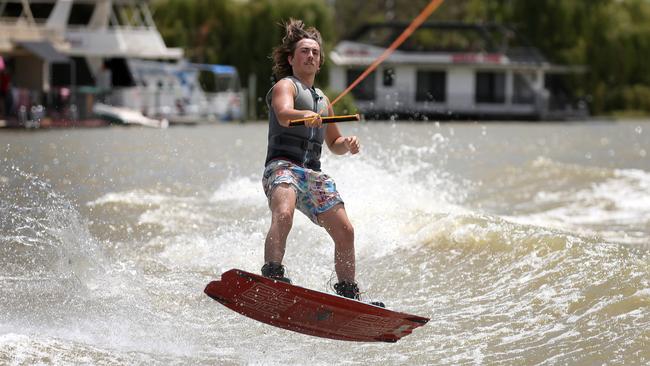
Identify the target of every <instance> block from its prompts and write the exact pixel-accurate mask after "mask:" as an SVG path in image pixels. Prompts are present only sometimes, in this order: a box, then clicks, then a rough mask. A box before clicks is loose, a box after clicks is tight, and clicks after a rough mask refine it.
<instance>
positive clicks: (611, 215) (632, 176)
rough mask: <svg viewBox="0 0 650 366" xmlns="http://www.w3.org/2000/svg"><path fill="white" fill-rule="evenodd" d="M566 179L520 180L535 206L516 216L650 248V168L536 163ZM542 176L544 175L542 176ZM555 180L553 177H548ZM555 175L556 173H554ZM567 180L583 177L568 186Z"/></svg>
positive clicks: (543, 224)
mask: <svg viewBox="0 0 650 366" xmlns="http://www.w3.org/2000/svg"><path fill="white" fill-rule="evenodd" d="M533 168H534V169H542V170H543V171H545V172H546V173H544V174H549V173H548V172H549V171H550V172H553V173H550V175H551V176H557V177H558V178H559V179H561V180H562V181H563V182H565V183H564V184H554V183H553V182H552V181H551V182H548V184H547V185H546V187H543V188H540V187H538V186H537V183H536V182H535V181H534V180H533V182H531V184H521V182H518V183H517V185H518V189H520V190H528V192H530V198H531V201H530V203H528V204H526V206H529V207H528V208H525V209H524V210H522V211H523V212H522V213H519V214H517V215H509V216H507V217H508V218H509V219H510V220H513V221H516V222H521V223H527V224H535V225H540V226H547V227H555V228H560V229H565V230H568V231H572V232H579V233H582V234H583V235H596V236H602V237H603V238H604V239H605V240H608V241H613V242H619V243H627V244H635V245H638V246H644V247H647V248H650V246H648V243H647V232H648V230H649V229H650V196H649V195H648V192H650V173H649V172H645V171H642V170H638V169H613V170H608V169H597V168H589V167H581V166H576V165H568V164H562V163H558V162H554V161H551V160H548V159H538V160H536V161H535V162H533ZM540 179H541V177H540ZM544 179H549V177H544ZM551 179H552V178H551ZM567 181H577V183H574V184H571V185H570V187H565V185H566V182H567Z"/></svg>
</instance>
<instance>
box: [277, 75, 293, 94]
mask: <svg viewBox="0 0 650 366" xmlns="http://www.w3.org/2000/svg"><path fill="white" fill-rule="evenodd" d="M273 93H274V94H275V93H291V94H292V95H295V93H296V85H295V84H294V83H293V81H291V80H290V79H287V78H285V79H281V80H280V81H278V82H277V83H275V85H274V86H273Z"/></svg>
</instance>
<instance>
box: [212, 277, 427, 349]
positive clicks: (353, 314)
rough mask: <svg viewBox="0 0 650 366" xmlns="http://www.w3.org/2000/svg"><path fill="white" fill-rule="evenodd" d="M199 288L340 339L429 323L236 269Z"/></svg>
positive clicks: (375, 336) (259, 314) (269, 318)
mask: <svg viewBox="0 0 650 366" xmlns="http://www.w3.org/2000/svg"><path fill="white" fill-rule="evenodd" d="M204 292H205V293H206V294H207V295H208V296H210V297H211V298H213V299H214V300H216V301H218V302H220V303H221V304H223V305H224V306H226V307H228V308H230V309H232V310H234V311H236V312H238V313H240V314H242V315H245V316H247V317H249V318H252V319H255V320H257V321H260V322H262V323H266V324H270V325H273V326H276V327H279V328H283V329H288V330H292V331H294V332H298V333H304V334H309V335H312V336H317V337H323V338H331V339H338V340H345V341H363V342H397V341H398V340H399V339H400V338H402V337H404V336H406V335H409V334H411V332H412V331H413V329H415V328H417V327H421V326H423V325H424V324H426V323H427V322H428V321H429V319H428V318H423V317H421V316H416V315H410V314H405V313H399V312H395V311H392V310H388V309H384V308H381V307H378V306H375V305H370V304H366V303H363V302H361V301H357V300H351V299H347V298H344V297H341V296H338V295H331V294H327V293H324V292H320V291H314V290H310V289H306V288H303V287H299V286H294V285H290V284H288V283H284V282H281V281H275V280H272V279H269V278H266V277H262V276H259V275H256V274H253V273H249V272H246V271H242V270H239V269H231V270H229V271H227V272H224V273H223V274H222V275H221V280H220V281H212V282H210V283H209V284H208V285H207V286H206V288H205V291H204Z"/></svg>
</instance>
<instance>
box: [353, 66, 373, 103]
mask: <svg viewBox="0 0 650 366" xmlns="http://www.w3.org/2000/svg"><path fill="white" fill-rule="evenodd" d="M363 71H364V69H360V68H359V69H356V68H355V69H348V70H347V85H350V84H352V83H353V82H354V81H355V80H356V79H357V78H358V77H359V76H360V75H361V74H362V73H363ZM352 95H354V97H355V98H356V99H357V100H375V72H374V71H373V72H372V73H370V74H369V75H368V76H367V77H366V78H365V79H363V81H361V82H360V83H359V85H357V86H356V87H355V88H354V89H352Z"/></svg>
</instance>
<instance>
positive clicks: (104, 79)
mask: <svg viewBox="0 0 650 366" xmlns="http://www.w3.org/2000/svg"><path fill="white" fill-rule="evenodd" d="M0 56H3V58H4V59H5V60H9V62H10V63H11V65H12V72H13V79H14V80H13V81H14V84H15V86H16V87H19V88H21V89H27V90H29V91H30V93H32V94H34V95H33V96H31V97H30V99H34V100H38V99H44V98H43V97H42V96H37V94H38V93H42V95H46V96H47V98H48V99H56V95H57V94H56V93H57V91H58V90H59V89H61V88H68V89H72V92H71V93H69V94H71V97H72V98H73V100H72V104H73V105H74V107H75V113H77V114H80V115H83V114H86V115H90V114H91V112H92V110H93V108H92V104H93V103H94V102H95V101H97V102H99V103H103V104H105V105H110V106H113V107H117V108H120V110H122V111H123V110H124V108H126V109H131V110H132V111H134V112H136V113H139V114H141V115H142V116H144V117H147V118H150V119H157V120H159V121H160V120H162V119H166V120H168V121H169V123H201V122H215V121H224V120H237V119H241V118H242V110H243V108H242V101H243V98H242V97H241V95H240V93H241V92H240V89H239V77H238V74H237V71H236V70H235V69H234V68H233V67H230V66H224V65H196V64H190V63H188V62H187V61H186V60H185V59H184V58H183V51H182V50H181V49H179V48H170V47H167V46H166V45H165V43H164V41H163V39H162V36H161V35H160V32H159V31H158V29H157V28H156V26H155V24H154V22H153V19H152V17H151V13H150V11H149V8H148V1H144V0H38V1H26V0H3V1H0ZM200 73H207V74H208V75H207V76H208V77H213V78H216V79H219V80H225V81H226V82H220V83H215V85H220V86H224V87H223V88H222V89H218V90H216V89H215V90H210V91H206V90H204V88H203V87H202V86H201V84H200V83H199V74H200ZM205 77H206V75H203V77H202V78H205ZM52 95H54V96H52ZM91 99H92V100H91ZM48 102H49V100H48ZM105 108H106V107H100V108H99V110H105ZM27 109H28V110H29V107H27Z"/></svg>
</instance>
